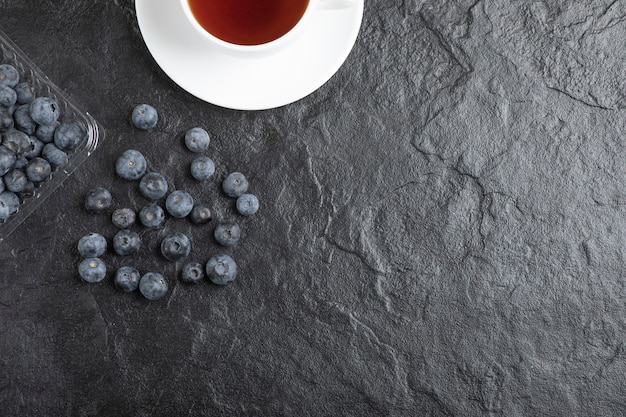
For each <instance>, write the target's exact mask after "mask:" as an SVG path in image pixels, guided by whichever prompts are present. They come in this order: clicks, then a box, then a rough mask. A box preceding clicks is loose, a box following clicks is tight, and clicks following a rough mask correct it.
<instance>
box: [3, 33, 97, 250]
mask: <svg viewBox="0 0 626 417" xmlns="http://www.w3.org/2000/svg"><path fill="white" fill-rule="evenodd" d="M5 64H6V65H11V66H13V67H14V68H15V69H17V72H18V74H19V82H20V83H22V82H28V83H29V84H30V85H31V87H32V93H33V95H34V97H47V98H49V99H52V100H54V101H56V103H57V104H58V110H59V118H58V121H59V122H60V123H75V124H76V125H77V126H78V127H79V128H80V129H81V131H82V132H83V133H84V137H83V139H82V141H80V143H79V144H78V145H77V146H76V147H75V148H73V149H71V150H68V151H66V152H67V163H64V164H60V165H57V164H53V167H52V172H51V173H50V176H49V178H48V179H46V180H45V181H40V182H37V183H36V184H35V185H34V188H33V189H32V190H29V192H28V193H21V195H20V201H19V206H18V209H17V211H14V210H13V211H14V212H13V211H12V212H13V214H11V215H10V216H8V217H7V218H6V219H4V220H0V242H1V241H4V240H6V239H7V238H8V237H9V235H10V234H11V233H12V232H13V231H14V230H15V229H16V228H17V227H18V226H19V225H21V224H22V223H24V222H25V221H26V219H27V218H28V217H29V216H30V215H31V214H32V213H33V212H34V211H35V210H36V209H37V207H39V206H40V205H41V204H42V203H43V202H44V201H45V200H46V199H47V198H49V197H50V195H52V193H54V191H55V190H56V189H57V188H58V187H59V186H60V185H61V184H62V183H63V181H65V180H66V179H67V178H68V177H69V176H70V175H72V174H73V173H74V172H75V171H76V170H77V169H78V168H79V167H80V166H81V164H82V163H83V162H85V160H86V159H87V158H89V156H90V155H91V154H92V153H93V151H94V150H95V149H96V148H97V147H98V146H99V145H100V144H101V143H102V141H103V139H104V130H103V129H102V127H101V126H100V125H99V124H98V122H96V120H95V119H94V118H93V117H92V116H91V115H90V114H89V113H87V112H86V111H85V110H83V109H81V108H80V106H78V105H77V104H76V103H75V102H74V101H73V100H72V99H71V98H70V97H68V96H67V95H66V94H65V93H64V92H63V91H62V90H61V89H60V88H59V87H57V86H56V85H55V84H54V83H53V82H52V81H50V79H49V78H48V77H47V76H46V75H45V74H44V73H43V72H42V71H41V70H40V69H39V68H38V67H37V66H36V65H35V64H34V63H33V62H32V61H31V60H30V59H29V58H28V57H27V56H26V55H25V54H24V53H23V52H22V51H21V50H20V49H19V48H18V47H17V46H16V45H15V44H14V43H13V41H11V40H10V39H9V37H8V36H7V35H6V34H4V33H3V32H0V65H5Z"/></svg>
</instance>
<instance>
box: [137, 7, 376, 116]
mask: <svg viewBox="0 0 626 417" xmlns="http://www.w3.org/2000/svg"><path fill="white" fill-rule="evenodd" d="M363 5H364V0H358V1H357V2H356V4H354V5H353V6H352V7H349V8H346V9H340V10H316V11H315V12H314V14H313V16H311V17H312V19H311V20H310V21H309V22H307V23H308V25H307V26H306V27H305V28H304V29H305V30H304V31H303V33H302V34H301V35H300V37H299V38H298V40H297V42H295V43H293V44H291V45H289V46H288V47H287V48H286V49H284V50H282V51H279V52H276V53H274V54H272V55H269V56H261V55H255V56H249V55H246V56H242V55H239V54H236V53H233V52H231V51H226V50H223V49H221V48H220V47H218V46H215V45H213V44H211V43H209V41H208V40H207V39H205V38H204V37H203V36H202V35H201V34H199V33H198V32H196V31H195V30H194V28H193V27H191V25H189V24H188V21H187V20H186V17H185V15H184V12H183V9H182V7H181V6H180V1H179V0H157V1H155V0H135V7H136V10H137V21H138V23H139V29H140V30H141V33H142V35H143V38H144V41H145V43H146V46H147V47H148V50H149V51H150V53H151V54H152V56H153V57H154V59H155V60H156V62H157V64H158V65H159V66H160V67H161V68H162V69H163V71H165V73H166V74H167V75H168V76H169V77H170V78H171V79H172V80H173V81H174V82H175V83H176V84H178V85H179V86H181V87H182V88H183V89H185V90H187V91H188V92H189V93H191V94H193V95H194V96H196V97H198V98H200V99H202V100H205V101H207V102H209V103H213V104H216V105H218V106H222V107H227V108H231V109H237V110H263V109H270V108H274V107H280V106H283V105H285V104H289V103H292V102H294V101H296V100H299V99H301V98H303V97H305V96H307V95H309V94H310V93H312V92H313V91H315V90H317V89H318V88H319V87H321V86H322V85H323V84H324V83H326V81H328V80H329V79H330V77H332V76H333V75H334V74H335V72H337V70H338V69H339V67H341V65H342V64H343V62H344V61H345V59H346V58H347V57H348V54H349V53H350V50H351V49H352V46H353V45H354V42H355V41H356V38H357V35H358V33H359V29H360V27H361V20H362V18H363Z"/></svg>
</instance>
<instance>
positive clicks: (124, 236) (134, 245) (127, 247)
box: [113, 229, 141, 256]
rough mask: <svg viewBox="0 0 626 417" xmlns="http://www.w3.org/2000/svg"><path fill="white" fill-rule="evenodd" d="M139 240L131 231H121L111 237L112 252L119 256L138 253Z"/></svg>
mask: <svg viewBox="0 0 626 417" xmlns="http://www.w3.org/2000/svg"><path fill="white" fill-rule="evenodd" d="M140 248H141V238H140V237H139V235H138V234H137V233H135V232H133V231H132V230H128V229H123V230H120V231H119V232H117V233H116V234H115V236H114V237H113V250H115V253H117V254H118V255H121V256H127V255H132V254H135V253H137V252H139V249H140Z"/></svg>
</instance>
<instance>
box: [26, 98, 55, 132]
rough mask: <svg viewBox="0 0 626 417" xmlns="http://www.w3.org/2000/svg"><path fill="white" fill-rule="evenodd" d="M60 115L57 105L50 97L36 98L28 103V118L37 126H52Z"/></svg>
mask: <svg viewBox="0 0 626 417" xmlns="http://www.w3.org/2000/svg"><path fill="white" fill-rule="evenodd" d="M60 114H61V110H60V108H59V103H58V102H57V101H56V100H55V99H53V98H51V97H37V98H35V99H34V100H33V101H32V102H31V103H30V117H32V119H33V120H34V121H35V123H37V124H40V125H49V124H52V123H54V122H56V120H57V119H58V118H59V115H60Z"/></svg>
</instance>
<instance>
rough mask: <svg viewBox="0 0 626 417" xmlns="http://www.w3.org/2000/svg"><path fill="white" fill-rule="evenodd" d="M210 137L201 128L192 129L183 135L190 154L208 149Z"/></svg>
mask: <svg viewBox="0 0 626 417" xmlns="http://www.w3.org/2000/svg"><path fill="white" fill-rule="evenodd" d="M210 142H211V137H210V136H209V134H208V133H207V131H206V130H204V129H202V128H201V127H194V128H192V129H189V130H188V131H187V133H185V146H187V149H189V150H190V151H191V152H203V151H206V150H207V149H208V148H209V143H210Z"/></svg>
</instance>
